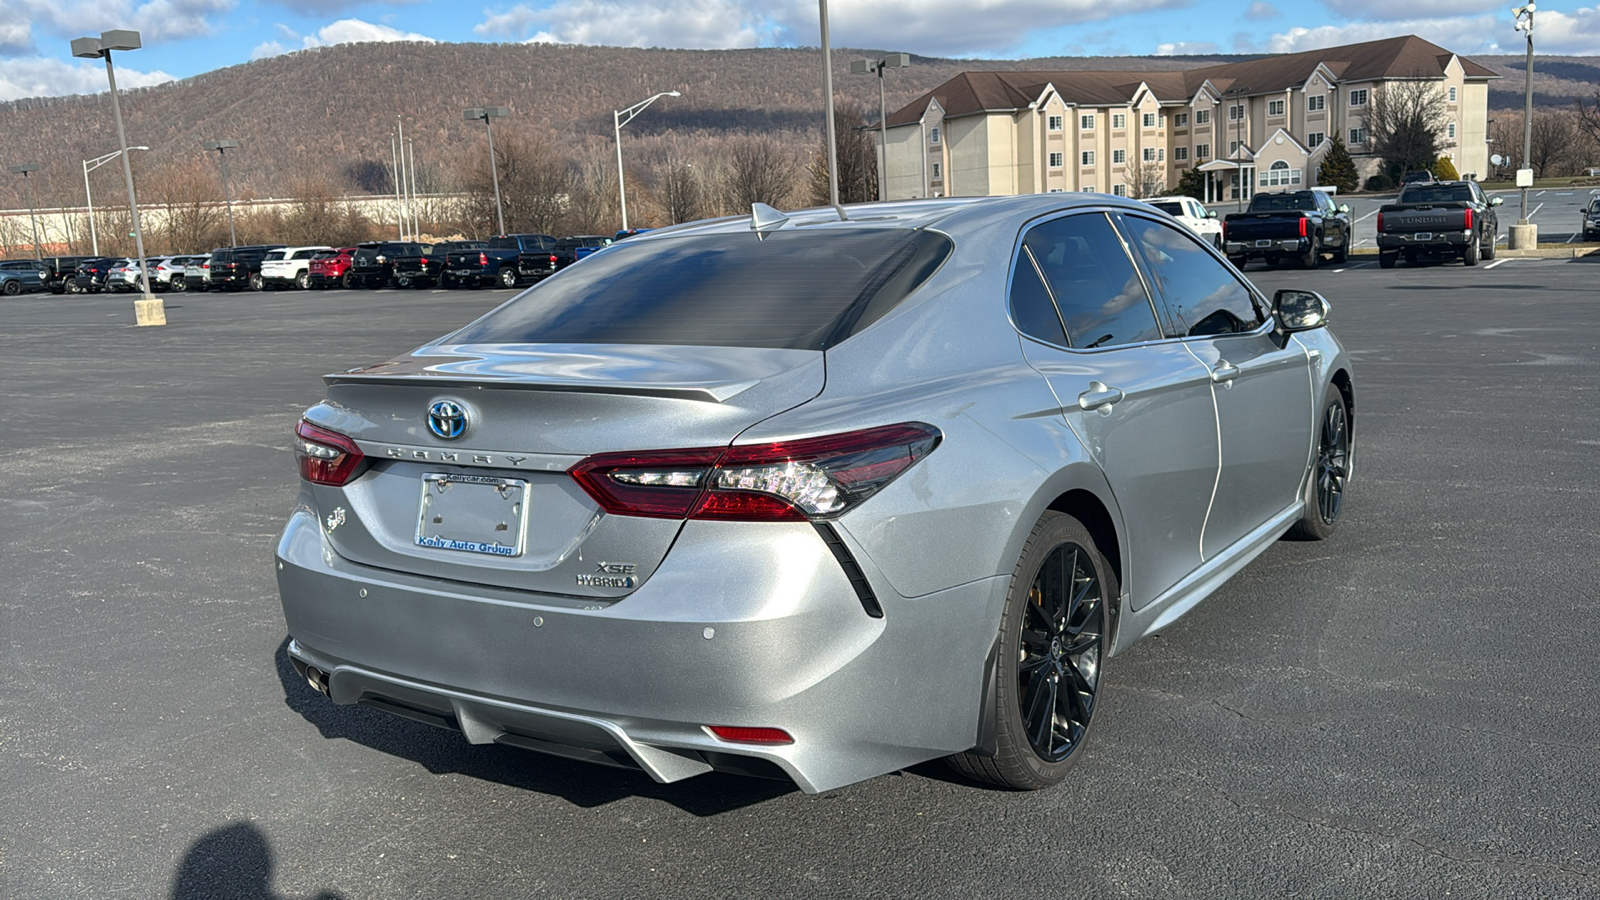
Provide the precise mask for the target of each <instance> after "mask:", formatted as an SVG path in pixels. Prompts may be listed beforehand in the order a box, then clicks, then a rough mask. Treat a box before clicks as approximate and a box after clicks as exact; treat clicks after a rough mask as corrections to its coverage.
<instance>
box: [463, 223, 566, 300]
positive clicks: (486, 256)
mask: <svg viewBox="0 0 1600 900" xmlns="http://www.w3.org/2000/svg"><path fill="white" fill-rule="evenodd" d="M555 246H556V239H555V238H553V237H551V236H550V235H548V234H497V235H495V236H494V237H492V238H489V246H488V247H485V248H483V249H481V250H456V251H454V252H452V253H448V254H446V255H445V273H446V274H448V275H449V276H450V280H451V281H453V282H455V283H456V284H459V285H463V286H465V287H477V286H478V285H480V284H498V285H500V286H501V287H516V286H517V282H518V281H521V280H522V278H523V274H522V272H521V271H520V266H521V265H522V259H521V258H522V255H523V254H525V253H526V254H529V262H530V263H532V262H534V259H535V257H534V255H535V254H539V253H543V254H544V255H545V256H546V257H548V256H549V251H551V250H554V249H555ZM544 274H549V273H548V272H545V273H544ZM527 277H529V278H535V279H537V278H540V277H543V276H542V275H537V274H533V273H531V272H530V273H529V275H528V276H527Z"/></svg>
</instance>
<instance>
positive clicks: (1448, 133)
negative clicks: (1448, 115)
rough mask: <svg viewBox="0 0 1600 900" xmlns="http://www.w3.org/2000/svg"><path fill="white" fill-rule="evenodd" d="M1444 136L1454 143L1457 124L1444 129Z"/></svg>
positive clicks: (1452, 123)
mask: <svg viewBox="0 0 1600 900" xmlns="http://www.w3.org/2000/svg"><path fill="white" fill-rule="evenodd" d="M1444 136H1445V137H1447V138H1449V139H1450V140H1452V141H1453V140H1455V139H1456V123H1454V122H1451V123H1450V124H1449V125H1446V126H1445V127H1444Z"/></svg>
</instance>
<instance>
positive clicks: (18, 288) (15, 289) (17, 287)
mask: <svg viewBox="0 0 1600 900" xmlns="http://www.w3.org/2000/svg"><path fill="white" fill-rule="evenodd" d="M3 290H5V292H6V296H8V297H12V296H16V295H17V294H20V293H22V282H20V281H17V280H16V279H14V278H13V279H12V280H10V281H7V282H6V286H5V288H4V289H3Z"/></svg>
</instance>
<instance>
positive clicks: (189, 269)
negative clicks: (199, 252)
mask: <svg viewBox="0 0 1600 900" xmlns="http://www.w3.org/2000/svg"><path fill="white" fill-rule="evenodd" d="M183 289H184V290H185V291H198V292H201V293H203V292H205V291H209V290H211V255H210V254H209V253H208V254H206V255H204V256H191V257H189V258H188V260H187V261H186V262H185V263H184V264H183Z"/></svg>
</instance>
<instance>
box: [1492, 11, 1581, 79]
mask: <svg viewBox="0 0 1600 900" xmlns="http://www.w3.org/2000/svg"><path fill="white" fill-rule="evenodd" d="M1507 8H1508V9H1509V7H1507ZM1498 24H1500V25H1501V28H1500V30H1501V31H1502V32H1503V33H1504V34H1505V38H1504V39H1503V41H1502V42H1501V46H1502V47H1505V48H1506V52H1508V53H1520V52H1522V51H1523V50H1525V49H1526V48H1527V46H1528V45H1527V38H1524V37H1523V36H1522V35H1521V33H1514V32H1512V30H1511V16H1510V14H1509V13H1507V15H1506V16H1505V18H1504V20H1502V21H1501V22H1500V23H1498ZM1533 28H1534V32H1533V49H1534V52H1535V54H1539V53H1550V54H1558V55H1564V56H1596V55H1600V7H1592V6H1591V7H1589V8H1587V9H1578V10H1575V11H1574V12H1573V13H1572V14H1571V15H1568V14H1566V13H1560V12H1555V11H1553V10H1546V9H1540V10H1538V11H1536V12H1535V13H1534V21H1533ZM1533 71H1534V73H1535V74H1537V73H1538V71H1539V60H1538V58H1537V57H1535V59H1534V61H1533Z"/></svg>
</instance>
